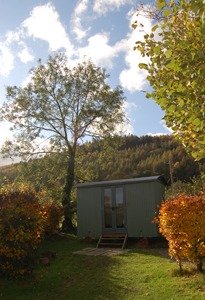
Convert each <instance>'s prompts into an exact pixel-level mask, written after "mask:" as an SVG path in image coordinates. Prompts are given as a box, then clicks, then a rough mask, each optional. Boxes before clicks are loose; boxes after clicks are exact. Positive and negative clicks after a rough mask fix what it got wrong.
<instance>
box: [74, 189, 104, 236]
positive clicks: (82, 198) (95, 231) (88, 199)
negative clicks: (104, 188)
mask: <svg viewBox="0 0 205 300" xmlns="http://www.w3.org/2000/svg"><path fill="white" fill-rule="evenodd" d="M77 197H78V201H77V216H78V228H77V229H78V237H79V238H85V237H92V238H96V239H97V238H99V236H100V235H101V232H102V201H101V188H96V187H88V188H82V189H78V190H77Z"/></svg>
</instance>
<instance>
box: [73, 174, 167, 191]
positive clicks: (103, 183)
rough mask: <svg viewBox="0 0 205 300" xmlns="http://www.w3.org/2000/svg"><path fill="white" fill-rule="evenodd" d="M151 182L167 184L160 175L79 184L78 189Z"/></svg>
mask: <svg viewBox="0 0 205 300" xmlns="http://www.w3.org/2000/svg"><path fill="white" fill-rule="evenodd" d="M151 181H159V182H161V183H163V184H164V185H166V184H167V182H166V180H165V178H164V177H163V176H162V175H159V176H149V177H138V178H129V179H117V180H107V181H93V182H84V183H78V184H77V188H84V187H95V186H108V185H122V184H131V183H140V182H151Z"/></svg>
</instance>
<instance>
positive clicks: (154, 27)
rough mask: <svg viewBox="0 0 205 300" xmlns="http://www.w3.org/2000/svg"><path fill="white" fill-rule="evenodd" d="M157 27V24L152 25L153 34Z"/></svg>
mask: <svg viewBox="0 0 205 300" xmlns="http://www.w3.org/2000/svg"><path fill="white" fill-rule="evenodd" d="M158 27H159V26H158V24H156V25H154V26H153V27H152V32H154V31H155V30H156V29H157V28H158Z"/></svg>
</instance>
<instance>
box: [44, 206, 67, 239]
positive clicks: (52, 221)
mask: <svg viewBox="0 0 205 300" xmlns="http://www.w3.org/2000/svg"><path fill="white" fill-rule="evenodd" d="M42 213H43V217H44V220H45V228H44V230H45V234H47V235H51V234H54V233H55V232H56V231H58V230H59V227H60V224H61V221H62V218H63V213H64V211H63V207H62V206H61V205H59V204H58V203H55V202H50V203H49V202H47V203H45V204H43V206H42Z"/></svg>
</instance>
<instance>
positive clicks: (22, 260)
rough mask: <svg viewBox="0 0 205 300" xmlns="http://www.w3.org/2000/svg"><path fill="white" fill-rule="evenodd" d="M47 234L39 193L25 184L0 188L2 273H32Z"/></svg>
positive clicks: (15, 274) (13, 275) (17, 275)
mask: <svg viewBox="0 0 205 300" xmlns="http://www.w3.org/2000/svg"><path fill="white" fill-rule="evenodd" d="M43 234H44V218H43V214H42V211H41V206H40V204H39V202H38V198H37V194H36V192H35V191H34V189H32V187H31V186H29V185H25V184H19V185H16V184H15V185H14V184H13V185H7V186H6V185H5V186H4V187H3V188H1V189H0V274H1V275H4V276H7V277H19V276H25V275H26V274H30V273H31V272H32V268H33V265H34V258H35V250H36V249H37V246H38V245H39V243H40V242H41V240H42V238H43Z"/></svg>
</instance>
